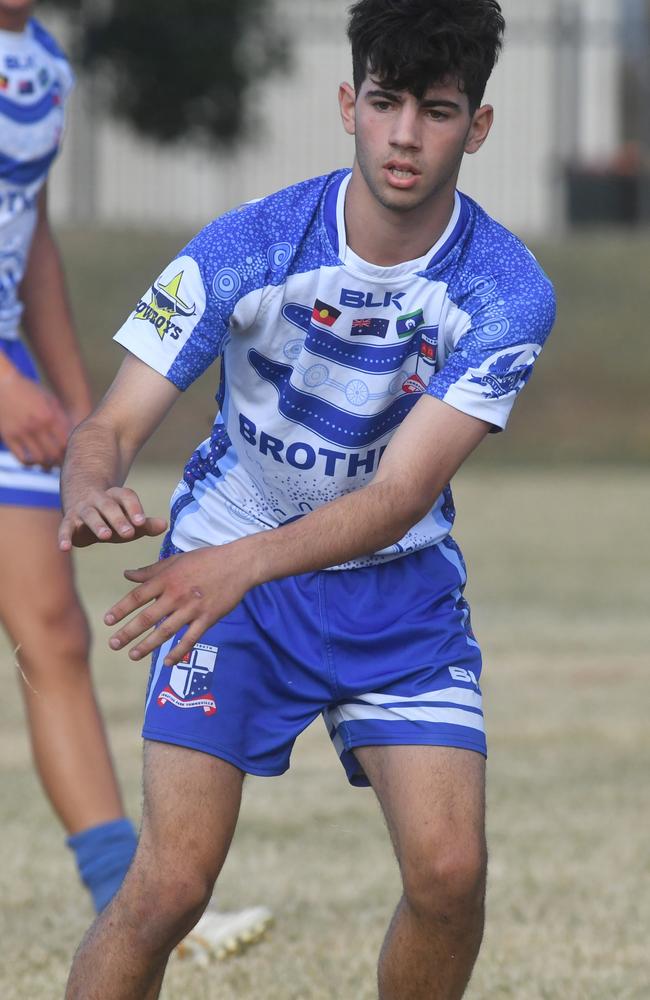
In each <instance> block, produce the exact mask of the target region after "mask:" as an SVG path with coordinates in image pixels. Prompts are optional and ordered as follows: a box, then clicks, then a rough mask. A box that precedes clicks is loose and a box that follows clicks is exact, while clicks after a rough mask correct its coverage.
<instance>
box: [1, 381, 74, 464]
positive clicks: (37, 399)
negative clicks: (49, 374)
mask: <svg viewBox="0 0 650 1000" xmlns="http://www.w3.org/2000/svg"><path fill="white" fill-rule="evenodd" d="M71 430H72V426H71V422H70V418H69V417H68V416H67V414H66V412H65V410H64V409H63V407H62V406H61V404H60V403H59V401H58V400H57V399H56V397H55V396H53V395H52V393H51V392H49V390H48V389H45V388H44V387H43V386H41V385H38V384H37V383H36V382H33V381H32V380H31V379H29V378H25V376H24V375H21V374H20V372H16V374H15V375H12V377H11V378H8V379H6V380H5V381H3V383H2V388H1V389H0V437H1V438H2V440H3V441H4V443H5V444H6V445H7V447H8V448H9V449H10V451H11V452H12V453H13V454H14V455H15V456H16V458H17V459H18V461H19V462H22V463H23V464H24V465H42V466H43V467H44V468H46V469H51V468H52V467H53V466H55V465H60V464H61V462H62V461H63V454H64V452H65V446H66V443H67V440H68V435H69V434H70V431H71Z"/></svg>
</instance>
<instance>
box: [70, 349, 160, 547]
mask: <svg viewBox="0 0 650 1000" xmlns="http://www.w3.org/2000/svg"><path fill="white" fill-rule="evenodd" d="M178 396H179V392H178V389H176V388H175V387H174V386H173V385H172V384H171V383H170V382H168V381H167V379H164V378H163V377H162V376H161V375H158V373H157V372H155V371H153V369H151V368H149V367H148V366H147V365H145V364H143V363H142V362H141V361H139V360H138V359H137V358H135V357H133V356H132V355H130V356H129V357H127V358H126V359H125V360H124V363H123V365H122V367H121V368H120V371H119V372H118V374H117V377H116V379H115V381H114V382H113V385H112V386H111V388H110V389H109V391H108V392H107V394H106V396H105V397H104V399H103V400H102V402H101V403H100V405H99V406H98V407H97V409H96V410H95V411H94V413H92V414H91V416H90V417H88V419H87V420H85V421H83V423H82V424H81V425H80V426H79V427H78V428H77V429H76V431H75V432H74V433H73V435H72V437H71V439H70V443H69V446H68V450H67V454H66V462H65V465H64V468H63V472H62V476H61V496H62V502H63V511H64V517H63V520H62V522H61V527H60V529H59V546H60V548H61V549H63V550H64V551H68V550H69V549H71V548H72V547H73V546H77V547H83V546H86V545H92V544H94V543H95V542H113V543H114V542H129V541H133V540H134V539H135V538H141V537H143V536H145V535H149V536H154V535H160V534H162V532H163V531H164V530H165V528H166V521H165V520H164V519H163V518H160V517H148V516H147V515H146V514H145V512H144V510H143V508H142V504H141V503H140V500H139V498H138V496H137V494H136V493H135V492H134V491H133V490H131V489H128V488H126V487H124V485H123V484H124V481H125V479H126V477H127V475H128V472H129V469H130V467H131V463H132V462H133V459H134V458H135V456H136V455H137V453H138V451H139V450H140V448H141V447H142V444H143V443H144V442H145V441H146V440H147V438H148V437H149V436H150V435H151V434H152V432H153V431H154V429H155V428H156V427H157V426H158V424H159V423H160V421H161V420H162V419H163V417H164V415H165V414H166V412H167V410H168V409H169V408H170V407H171V406H172V404H173V403H174V401H175V400H176V399H177V397H178Z"/></svg>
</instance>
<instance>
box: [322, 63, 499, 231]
mask: <svg viewBox="0 0 650 1000" xmlns="http://www.w3.org/2000/svg"><path fill="white" fill-rule="evenodd" d="M339 99H340V105H341V115H342V118H343V125H344V128H345V130H346V131H347V132H349V133H350V134H351V135H354V137H355V148H356V164H355V168H356V169H358V171H360V174H361V177H362V178H363V181H364V182H365V185H366V187H367V190H368V191H369V192H370V194H371V195H372V196H373V197H374V199H375V200H376V201H377V202H378V203H379V204H380V205H382V206H383V207H384V208H387V209H390V210H394V211H396V212H410V211H413V209H420V208H423V207H426V205H427V203H428V202H430V201H431V200H432V199H435V200H438V199H439V198H440V196H441V195H444V194H449V192H450V191H453V190H454V189H455V186H456V181H457V178H458V171H459V169H460V164H461V161H462V158H463V155H464V154H465V153H474V152H476V151H477V150H478V149H479V148H480V146H481V145H482V144H483V142H484V141H485V139H486V137H487V134H488V132H489V130H490V126H491V124H492V108H491V107H489V106H488V105H486V106H484V107H482V108H479V109H478V111H476V113H475V114H474V115H470V112H469V103H468V99H467V95H466V94H463V93H462V92H461V91H460V90H459V88H458V85H457V84H456V83H450V82H443V83H439V84H435V85H434V86H431V87H429V89H428V90H427V91H426V93H425V94H424V96H423V97H422V98H421V99H418V98H416V97H414V95H413V94H411V93H409V92H408V91H403V90H402V91H391V90H386V89H385V88H384V87H382V85H381V83H380V82H379V81H377V80H374V79H373V78H372V77H370V76H367V77H366V79H365V80H364V82H363V85H362V86H361V89H360V90H359V92H358V94H355V93H354V90H353V89H352V88H351V87H350V85H349V84H342V86H341V89H340V92H339Z"/></svg>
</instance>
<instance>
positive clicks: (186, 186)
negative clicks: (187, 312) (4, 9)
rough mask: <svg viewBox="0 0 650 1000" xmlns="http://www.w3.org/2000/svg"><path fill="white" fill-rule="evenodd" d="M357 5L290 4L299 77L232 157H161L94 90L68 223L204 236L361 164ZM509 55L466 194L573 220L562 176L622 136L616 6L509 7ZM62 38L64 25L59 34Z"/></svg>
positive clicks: (522, 226)
mask: <svg viewBox="0 0 650 1000" xmlns="http://www.w3.org/2000/svg"><path fill="white" fill-rule="evenodd" d="M347 6H348V3H347V0H280V11H279V14H280V16H282V17H283V18H284V20H285V23H286V24H287V29H288V31H289V32H290V33H291V36H292V38H293V54H294V55H293V70H292V72H291V75H289V76H286V77H278V78H273V79H272V80H270V81H269V82H268V83H267V84H265V85H264V86H263V87H262V88H260V90H259V91H258V93H257V94H256V96H255V98H254V100H255V111H256V114H257V117H258V119H259V121H260V123H261V127H260V129H259V130H258V132H257V134H256V135H255V136H254V137H253V138H251V139H249V140H248V141H247V142H245V143H244V144H242V145H241V146H238V147H235V148H232V149H230V150H228V151H226V152H224V153H218V152H215V151H214V150H206V149H204V148H198V147H192V146H190V145H188V144H187V143H179V144H176V145H174V146H158V145H156V144H154V143H151V142H148V141H144V140H143V139H142V138H141V137H139V136H138V135H136V134H135V133H134V132H132V131H131V130H129V129H127V128H126V127H124V126H123V125H121V124H119V123H116V122H115V121H114V120H112V119H111V118H109V117H107V116H105V115H103V116H98V115H97V114H95V113H94V112H92V110H91V111H90V112H89V110H88V107H87V93H85V92H84V91H85V90H87V88H85V86H84V81H83V80H82V81H81V82H80V86H79V87H78V92H77V94H76V96H75V98H74V101H73V103H72V107H71V117H70V127H69V132H68V135H67V139H66V143H65V148H64V152H63V154H62V157H61V160H60V163H59V164H58V166H57V167H56V169H55V171H54V176H53V179H52V183H51V188H52V207H53V214H54V215H55V217H56V218H57V219H59V220H63V221H71V220H75V219H83V218H91V219H93V220H94V221H97V222H98V223H102V224H109V225H120V226H122V225H124V226H134V227H161V228H167V227H175V226H183V227H187V226H193V227H199V226H201V225H202V224H204V223H205V222H206V221H208V220H209V219H211V218H213V217H214V216H216V215H218V214H220V213H221V212H223V211H225V210H227V209H228V208H230V207H232V206H233V205H236V204H238V203H240V202H242V201H244V200H246V199H249V198H254V197H259V196H262V195H264V194H265V193H268V192H270V191H273V190H275V189H277V188H279V187H282V186H284V185H286V184H289V183H292V182H294V181H297V180H300V179H303V178H305V177H308V176H311V175H314V174H320V173H324V172H326V171H328V170H330V169H333V168H335V167H339V166H341V165H346V164H349V163H351V160H352V156H353V145H352V140H350V138H349V137H348V136H346V135H345V133H344V132H343V130H342V128H341V125H340V122H339V119H338V108H337V100H336V97H337V87H338V83H339V82H340V81H341V80H342V79H348V78H349V77H350V76H351V71H350V60H349V53H348V47H347V41H346V38H345V21H346V10H347ZM502 6H503V9H504V13H505V15H506V18H507V20H508V35H507V41H506V47H505V51H504V53H503V56H502V58H501V61H500V62H499V64H498V66H497V68H496V70H495V72H494V75H493V77H492V80H491V81H490V84H489V87H488V93H487V97H486V99H487V100H489V101H490V102H491V103H493V104H494V106H495V109H496V121H495V126H494V130H493V133H492V135H491V137H490V139H489V141H488V143H487V144H486V146H485V147H484V149H483V150H481V152H480V153H479V154H478V155H477V156H475V157H469V158H467V162H466V165H465V166H464V168H463V173H462V178H461V187H462V189H463V190H465V191H467V193H468V194H471V195H472V196H473V197H476V198H477V199H478V200H479V201H480V202H481V203H482V204H483V205H484V206H485V208H486V209H487V210H488V211H489V212H491V213H492V214H493V215H494V216H495V217H496V218H498V219H500V220H501V221H502V222H504V224H506V225H507V226H509V227H510V228H512V229H514V230H515V231H518V232H521V233H524V234H526V235H529V236H530V235H540V234H544V233H547V232H549V231H552V230H554V229H557V227H558V226H561V225H562V222H563V218H564V195H563V188H564V179H563V166H564V164H565V163H566V162H567V161H568V160H580V159H581V160H589V161H594V160H603V161H604V160H607V159H608V158H610V157H612V156H613V155H614V153H615V152H616V150H617V148H618V147H619V145H620V142H621V138H622V134H621V128H622V125H621V123H622V100H621V80H622V61H623V58H624V50H623V44H622V41H621V38H622V33H621V30H620V24H619V19H620V13H621V4H620V3H619V2H617V0H544V2H543V3H539V2H538V0H503V4H502ZM61 29H62V26H61V25H60V24H59V30H60V31H61Z"/></svg>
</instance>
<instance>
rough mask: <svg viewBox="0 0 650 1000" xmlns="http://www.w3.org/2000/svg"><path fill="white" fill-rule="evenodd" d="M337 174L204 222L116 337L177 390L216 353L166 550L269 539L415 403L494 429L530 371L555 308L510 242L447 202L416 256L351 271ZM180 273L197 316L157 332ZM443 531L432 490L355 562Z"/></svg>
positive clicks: (446, 527) (329, 491) (372, 455)
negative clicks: (445, 408)
mask: <svg viewBox="0 0 650 1000" xmlns="http://www.w3.org/2000/svg"><path fill="white" fill-rule="evenodd" d="M347 177H348V174H347V173H344V172H338V173H336V174H334V175H331V176H330V177H326V178H317V179H315V180H313V181H309V182H305V183H304V184H302V185H297V186H296V187H294V188H289V189H287V190H286V191H283V192H279V193H278V194H276V195H273V196H271V197H270V198H268V199H264V200H263V201H261V202H258V203H256V204H254V205H248V206H244V207H243V208H242V209H241V210H239V211H236V212H232V213H229V214H228V215H227V216H224V217H223V218H221V219H219V220H217V221H216V222H215V223H213V224H212V225H211V226H209V227H207V229H206V230H204V231H203V232H202V233H201V234H199V236H198V237H196V239H195V240H193V241H192V242H191V243H190V244H189V246H188V247H187V248H186V249H185V251H184V252H183V256H182V257H181V258H179V259H178V260H177V261H174V262H173V263H172V264H171V265H169V267H168V268H167V269H166V270H165V271H164V272H163V275H162V276H161V278H159V279H158V281H157V282H156V283H154V286H152V290H150V292H149V293H148V295H147V296H145V298H144V299H143V303H144V304H145V306H146V309H148V310H149V312H148V313H147V312H146V310H145V312H144V313H143V303H139V304H138V306H137V307H136V310H135V311H134V313H133V314H132V316H131V317H130V318H129V320H127V322H126V324H125V325H124V327H122V329H121V330H120V332H119V334H118V340H119V342H120V343H122V344H124V346H126V347H127V348H129V350H132V351H133V352H134V353H136V354H137V355H138V357H140V358H142V359H143V360H144V361H145V362H147V363H148V364H151V365H152V367H154V368H155V369H156V370H157V371H160V372H161V373H162V374H165V375H166V377H167V378H169V379H170V380H171V381H172V382H174V384H175V385H177V386H178V387H179V388H181V389H183V388H185V387H186V386H187V385H189V384H190V383H191V382H192V381H193V380H194V379H195V378H197V377H198V375H200V374H201V373H202V372H203V371H204V370H205V369H206V368H207V367H208V365H209V364H211V363H212V362H213V361H214V360H215V359H217V358H219V357H220V358H221V372H220V379H221V384H220V389H219V397H218V398H219V404H220V414H219V415H218V417H217V420H216V422H215V425H214V429H213V432H212V435H211V436H210V438H209V439H208V440H206V441H205V442H203V444H202V445H201V446H200V447H199V448H198V449H197V451H196V452H195V454H194V455H193V456H192V458H191V460H190V462H189V463H188V465H187V467H186V470H185V475H184V479H183V483H182V484H180V485H179V488H178V489H177V491H176V493H175V495H174V498H173V501H172V517H171V522H172V529H171V534H170V536H169V539H168V546H167V551H173V550H174V549H180V550H186V549H190V548H195V547H197V546H201V545H210V544H219V543H222V542H226V541H231V540H234V539H236V538H240V537H242V536H243V535H246V534H252V533H254V532H256V531H260V530H265V529H272V528H275V527H278V526H279V525H282V524H286V523H287V522H289V521H291V520H294V519H296V518H298V517H301V516H303V515H304V514H306V513H309V512H310V511H311V510H314V509H316V508H318V507H320V506H322V505H323V504H325V503H327V502H329V501H331V500H334V499H336V498H337V497H340V496H343V495H345V494H346V493H349V492H351V491H353V490H356V489H359V488H360V487H362V486H364V485H365V484H367V483H368V482H370V481H371V480H372V478H373V476H374V474H375V472H376V470H377V468H378V466H379V462H380V460H381V456H382V453H383V451H384V449H385V448H386V447H387V445H388V443H389V442H390V439H391V437H392V434H393V433H394V431H395V429H396V428H397V427H398V426H399V424H400V423H401V422H402V420H403V419H404V417H405V416H406V415H407V413H408V412H410V410H411V408H412V406H413V405H414V403H415V402H416V401H417V399H418V398H419V397H420V396H421V395H422V394H423V393H425V392H426V393H429V394H431V395H434V396H436V397H438V398H440V399H443V400H445V401H446V402H448V403H450V405H453V406H456V407H457V408H458V409H461V410H462V411H463V412H466V413H469V414H470V415H473V416H476V417H479V418H480V419H483V420H486V421H487V422H489V423H490V424H492V425H493V427H494V428H495V429H498V428H501V427H503V426H505V423H506V421H507V417H508V414H509V412H510V409H511V406H512V402H513V400H514V398H515V396H516V394H517V393H518V391H519V390H520V388H521V387H522V385H523V384H524V383H525V381H526V380H527V378H528V375H529V374H530V371H531V370H532V364H533V362H534V361H535V360H536V358H537V356H538V354H539V351H540V350H541V345H542V344H543V342H544V339H545V338H546V336H547V334H548V332H549V330H550V327H551V325H552V321H553V316H554V299H553V294H552V290H551V288H550V285H549V283H548V280H547V279H546V277H545V276H544V275H543V273H542V272H541V271H540V269H539V267H538V266H537V265H536V263H535V262H534V260H533V259H532V257H531V256H530V254H529V253H528V252H527V251H526V250H525V248H523V246H522V244H520V243H519V241H517V240H516V239H515V237H513V236H512V235H511V234H509V233H507V232H506V231H505V230H503V229H502V228H501V227H499V226H498V225H497V224H496V223H494V222H493V221H492V220H490V219H489V218H488V217H487V216H486V215H485V213H483V212H482V211H481V210H480V209H479V208H478V206H476V205H475V204H474V203H473V202H471V201H470V200H469V199H467V198H464V197H463V196H458V197H457V200H456V206H455V210H454V214H453V217H452V220H451V221H450V224H449V226H448V228H447V230H446V232H445V233H444V234H443V236H442V237H441V239H440V240H439V241H438V243H437V244H436V246H435V247H433V248H432V250H431V251H430V253H429V254H427V255H426V256H425V257H423V258H421V259H419V260H417V261H409V262H405V263H403V264H400V265H398V266H396V267H392V268H381V267H378V266H376V265H372V264H368V263H366V262H364V261H363V260H361V259H360V258H358V257H357V256H356V255H355V254H353V253H352V252H351V251H349V250H348V249H347V247H346V241H345V226H344V211H343V202H344V198H345V190H346V186H347V185H346V180H347ZM188 260H190V261H196V268H195V269H193V268H191V265H189V264H187V261H188ZM181 265H182V270H183V277H182V279H181V280H182V281H185V275H187V274H189V273H190V271H191V273H192V275H193V282H192V284H190V285H187V286H185V291H183V290H182V286H181V284H179V285H178V288H176V287H175V286H174V287H173V288H172V289H171V291H173V292H174V293H178V294H179V295H180V297H181V299H182V301H183V303H184V305H185V306H186V307H187V308H188V309H189V308H190V307H191V306H193V304H194V303H195V302H199V301H200V302H203V301H204V302H205V307H204V309H202V310H201V309H197V311H196V312H193V313H192V315H191V316H188V317H187V320H186V326H184V328H183V333H182V335H179V336H177V337H174V336H173V335H172V334H170V333H169V331H168V328H167V325H166V323H165V322H163V321H162V320H160V317H159V315H158V313H159V312H160V304H159V302H158V300H157V299H156V302H155V303H154V298H155V296H154V291H155V290H156V289H158V290H160V289H161V288H163V289H165V290H166V294H169V293H170V281H171V282H172V284H173V281H174V280H175V279H176V278H177V276H178V275H179V274H180V273H181ZM202 296H204V299H203V298H202ZM174 302H176V300H174ZM176 304H177V303H176ZM170 308H175V305H174V303H172V306H171V307H170ZM152 309H153V310H154V311H153V312H151V310H152ZM143 319H144V320H145V322H144V323H143V322H142V320H143ZM147 319H148V322H146V321H147ZM174 322H176V320H174ZM426 444H427V443H426V441H423V442H422V447H423V449H426ZM453 519H454V509H453V502H452V499H451V492H450V490H449V489H448V488H447V489H445V491H444V492H443V494H442V495H441V496H440V497H439V498H438V500H437V502H436V504H435V505H434V507H433V508H432V510H431V512H430V513H429V514H428V515H427V516H426V517H425V518H423V519H422V521H421V522H420V523H419V524H417V525H415V526H414V527H413V528H412V529H411V530H410V531H409V532H408V533H407V535H406V536H405V538H403V539H401V540H400V542H399V543H398V544H397V545H395V546H392V547H391V548H390V550H388V551H387V552H380V553H374V554H373V555H371V556H368V557H367V558H366V559H361V560H356V561H355V563H354V565H367V564H369V563H375V562H380V561H382V560H384V559H386V558H394V557H395V556H398V555H401V554H403V553H405V552H409V551H413V550H414V549H418V548H422V547H425V546H428V545H434V544H436V543H437V542H439V541H441V540H442V539H443V538H444V537H445V536H446V535H447V534H448V533H449V531H450V529H451V525H452V523H453Z"/></svg>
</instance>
